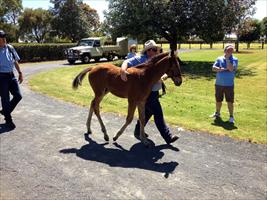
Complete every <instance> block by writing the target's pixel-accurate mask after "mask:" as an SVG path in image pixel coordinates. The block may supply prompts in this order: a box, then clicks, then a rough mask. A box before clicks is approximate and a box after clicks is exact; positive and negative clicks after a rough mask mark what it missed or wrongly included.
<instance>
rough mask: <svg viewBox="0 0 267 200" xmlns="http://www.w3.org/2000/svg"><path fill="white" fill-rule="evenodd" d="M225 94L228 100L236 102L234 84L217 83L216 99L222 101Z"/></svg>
mask: <svg viewBox="0 0 267 200" xmlns="http://www.w3.org/2000/svg"><path fill="white" fill-rule="evenodd" d="M224 96H225V99H226V101H227V102H231V103H234V86H220V85H215V98H216V101H217V102H222V101H223V97H224Z"/></svg>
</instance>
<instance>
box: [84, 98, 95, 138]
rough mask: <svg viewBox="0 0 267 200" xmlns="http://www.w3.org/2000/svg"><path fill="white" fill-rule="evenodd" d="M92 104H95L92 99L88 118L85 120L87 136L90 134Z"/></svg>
mask: <svg viewBox="0 0 267 200" xmlns="http://www.w3.org/2000/svg"><path fill="white" fill-rule="evenodd" d="M94 102H95V99H93V100H92V101H91V105H90V109H89V113H88V118H87V122H86V127H87V133H88V134H91V133H92V131H91V121H92V115H93V112H94Z"/></svg>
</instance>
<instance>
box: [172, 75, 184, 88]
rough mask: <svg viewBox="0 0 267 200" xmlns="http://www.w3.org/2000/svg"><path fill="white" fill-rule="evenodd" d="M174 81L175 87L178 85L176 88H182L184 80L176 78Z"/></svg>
mask: <svg viewBox="0 0 267 200" xmlns="http://www.w3.org/2000/svg"><path fill="white" fill-rule="evenodd" d="M172 80H173V82H174V85H176V86H180V85H181V84H182V82H183V81H182V79H181V78H178V77H174V78H173V79H172Z"/></svg>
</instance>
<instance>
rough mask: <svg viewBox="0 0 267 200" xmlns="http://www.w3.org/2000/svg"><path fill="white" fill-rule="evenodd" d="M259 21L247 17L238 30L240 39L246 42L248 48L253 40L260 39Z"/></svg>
mask: <svg viewBox="0 0 267 200" xmlns="http://www.w3.org/2000/svg"><path fill="white" fill-rule="evenodd" d="M260 34H261V23H260V22H259V21H258V20H257V19H254V20H253V19H247V20H246V21H245V22H244V25H243V29H242V30H240V38H239V39H240V41H243V42H248V48H249V47H250V43H251V42H252V41H254V40H258V39H260Z"/></svg>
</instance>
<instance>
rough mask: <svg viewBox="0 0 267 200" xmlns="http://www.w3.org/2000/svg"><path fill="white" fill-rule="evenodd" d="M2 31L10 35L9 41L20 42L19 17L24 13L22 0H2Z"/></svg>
mask: <svg viewBox="0 0 267 200" xmlns="http://www.w3.org/2000/svg"><path fill="white" fill-rule="evenodd" d="M0 5H1V6H0V29H3V30H5V32H7V33H8V40H9V41H18V37H19V36H18V32H19V30H18V27H17V25H18V17H19V15H20V14H21V11H22V0H0Z"/></svg>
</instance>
